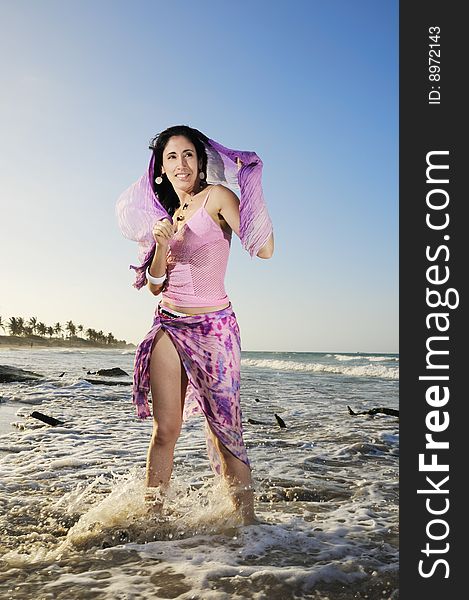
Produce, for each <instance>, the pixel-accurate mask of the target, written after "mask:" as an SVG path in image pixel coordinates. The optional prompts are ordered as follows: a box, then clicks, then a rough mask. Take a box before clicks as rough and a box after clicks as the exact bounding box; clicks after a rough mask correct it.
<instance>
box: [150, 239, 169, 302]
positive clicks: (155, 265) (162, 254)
mask: <svg viewBox="0 0 469 600" xmlns="http://www.w3.org/2000/svg"><path fill="white" fill-rule="evenodd" d="M167 252H168V247H167V246H166V247H165V246H164V245H161V244H158V243H157V244H156V250H155V254H154V255H153V260H152V261H151V265H150V267H149V269H148V271H149V273H150V275H153V277H162V276H163V275H164V274H165V273H166V255H167ZM165 283H166V281H163V283H159V284H158V285H156V284H154V283H150V282H148V288H149V289H150V292H151V293H152V294H153V295H155V296H158V294H161V291H162V290H163V287H164V284H165Z"/></svg>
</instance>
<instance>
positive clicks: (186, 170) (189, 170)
mask: <svg viewBox="0 0 469 600" xmlns="http://www.w3.org/2000/svg"><path fill="white" fill-rule="evenodd" d="M162 173H166V176H167V177H168V179H169V181H170V182H171V183H172V185H173V187H174V189H175V191H176V193H177V192H178V190H180V191H184V192H186V193H190V192H192V191H193V189H194V187H195V185H196V183H197V182H198V179H199V165H198V164H197V154H196V151H195V146H194V144H193V143H192V142H191V141H190V140H188V139H187V138H186V137H184V136H183V135H173V136H172V137H170V138H169V140H168V143H167V144H166V147H165V149H164V150H163V168H162Z"/></svg>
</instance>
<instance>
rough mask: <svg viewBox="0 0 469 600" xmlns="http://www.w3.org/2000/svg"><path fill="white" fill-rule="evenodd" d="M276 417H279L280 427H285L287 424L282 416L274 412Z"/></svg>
mask: <svg viewBox="0 0 469 600" xmlns="http://www.w3.org/2000/svg"><path fill="white" fill-rule="evenodd" d="M274 417H275V418H276V419H277V423H278V424H279V426H280V428H281V429H285V427H286V425H285V421H284V420H283V419H282V417H279V416H278V415H277V414H274Z"/></svg>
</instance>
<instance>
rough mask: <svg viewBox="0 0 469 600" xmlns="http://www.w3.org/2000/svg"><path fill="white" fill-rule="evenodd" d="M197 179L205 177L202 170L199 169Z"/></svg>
mask: <svg viewBox="0 0 469 600" xmlns="http://www.w3.org/2000/svg"><path fill="white" fill-rule="evenodd" d="M199 179H205V173H204V172H203V171H200V173H199Z"/></svg>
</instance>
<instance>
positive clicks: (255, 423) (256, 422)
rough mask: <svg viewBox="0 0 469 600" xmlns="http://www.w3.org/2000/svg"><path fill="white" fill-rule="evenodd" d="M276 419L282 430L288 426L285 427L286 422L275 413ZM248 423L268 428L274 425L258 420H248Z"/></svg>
mask: <svg viewBox="0 0 469 600" xmlns="http://www.w3.org/2000/svg"><path fill="white" fill-rule="evenodd" d="M274 417H275V419H276V420H277V423H278V425H279V427H280V428H281V429H285V428H286V425H285V421H284V420H283V419H282V417H279V416H278V415H277V414H275V413H274ZM248 423H250V424H251V425H266V426H270V425H272V423H266V422H265V421H256V419H248Z"/></svg>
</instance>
